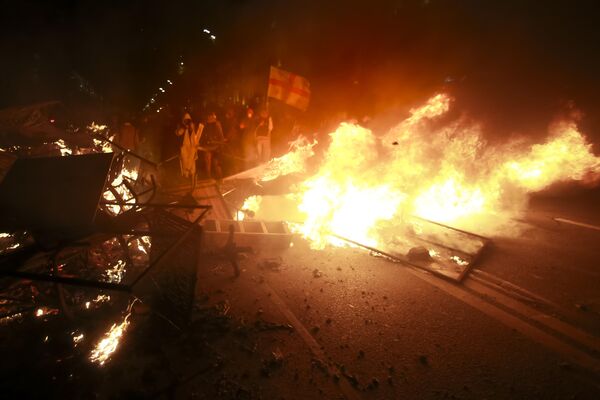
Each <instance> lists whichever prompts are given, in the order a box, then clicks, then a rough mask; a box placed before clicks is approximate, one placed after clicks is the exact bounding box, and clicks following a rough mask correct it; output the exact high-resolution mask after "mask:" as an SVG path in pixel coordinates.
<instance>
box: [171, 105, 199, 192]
mask: <svg viewBox="0 0 600 400" xmlns="http://www.w3.org/2000/svg"><path fill="white" fill-rule="evenodd" d="M203 129H204V125H202V124H198V128H196V125H195V124H194V122H193V121H192V116H191V115H190V114H189V113H185V114H184V115H183V120H182V122H181V124H179V126H178V127H177V129H176V130H175V134H176V135H177V136H183V138H182V139H183V140H182V142H181V148H180V152H179V166H180V168H181V176H183V177H184V178H192V182H195V180H196V159H197V158H198V142H199V141H200V136H201V135H202V130H203Z"/></svg>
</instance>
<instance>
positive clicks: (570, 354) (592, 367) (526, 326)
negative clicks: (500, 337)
mask: <svg viewBox="0 0 600 400" xmlns="http://www.w3.org/2000/svg"><path fill="white" fill-rule="evenodd" d="M408 271H410V272H411V273H412V274H413V275H414V276H416V277H418V278H420V279H422V280H424V281H425V282H428V283H430V284H431V285H433V286H435V287H437V288H438V289H441V290H443V291H444V292H446V293H447V294H449V295H451V296H452V297H454V298H456V299H458V300H460V301H462V302H464V303H466V304H468V305H470V306H471V307H473V308H475V309H477V310H479V311H481V312H483V313H484V314H486V315H488V316H490V317H492V318H494V319H496V320H497V321H499V322H501V323H503V324H504V325H506V326H509V327H511V328H513V329H514V330H516V331H518V332H520V333H521V334H523V335H525V336H527V337H529V338H530V339H532V340H534V341H535V342H537V343H540V344H542V345H544V346H546V347H547V348H549V349H551V350H553V351H555V352H557V353H559V354H561V355H563V356H564V357H566V358H568V359H570V360H571V361H572V362H574V363H576V364H578V365H580V366H582V367H583V368H585V369H587V370H589V371H591V372H592V373H593V374H595V375H597V376H598V375H600V360H599V359H598V358H596V357H594V356H592V355H590V354H589V353H588V352H585V351H583V350H580V349H579V348H577V347H575V346H574V345H572V344H570V343H568V342H566V341H564V340H561V339H560V338H558V337H556V336H554V335H552V334H550V333H548V332H546V331H545V330H542V329H540V328H538V327H536V326H535V325H533V324H531V323H529V322H527V321H524V320H523V319H521V318H519V317H518V316H515V315H513V314H511V313H509V312H508V311H505V310H503V309H502V308H500V307H498V306H497V305H494V304H493V303H490V302H488V301H485V300H483V299H482V298H481V297H479V296H478V295H477V294H474V293H470V292H468V291H466V290H465V289H464V288H463V287H461V286H457V285H455V284H452V283H449V282H446V281H444V280H442V279H439V278H436V277H434V276H433V275H431V274H429V273H425V272H423V271H420V270H417V269H412V268H409V269H408ZM476 289H481V288H472V290H476ZM502 300H503V301H504V300H506V299H502ZM513 301H514V300H513ZM501 304H503V305H504V303H501ZM506 307H507V308H510V305H506ZM537 314H540V313H539V312H537ZM530 316H531V317H532V319H534V320H535V321H536V322H539V323H541V324H544V325H546V322H547V321H546V320H545V318H546V317H548V316H546V315H545V314H543V315H539V316H537V317H536V316H535V315H530ZM546 326H548V325H546ZM550 329H551V328H550ZM559 329H560V328H559ZM561 333H562V332H561ZM567 333H569V332H567ZM570 333H572V332H570ZM569 337H570V338H571V339H573V337H571V336H569ZM573 340H575V339H573ZM590 340H591V342H588V343H590V344H592V347H593V348H597V346H598V342H597V341H598V339H597V338H595V337H591V338H590ZM575 341H576V340H575Z"/></svg>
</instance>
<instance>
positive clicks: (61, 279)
mask: <svg viewBox="0 0 600 400" xmlns="http://www.w3.org/2000/svg"><path fill="white" fill-rule="evenodd" d="M0 275H2V276H8V277H13V278H20V279H28V280H31V281H39V282H53V283H62V284H65V285H73V286H83V287H91V288H96V289H106V290H116V291H120V292H131V286H129V285H122V284H120V283H112V282H102V281H91V280H88V279H81V278H67V277H66V276H58V275H43V274H34V273H31V272H21V271H5V272H2V273H0Z"/></svg>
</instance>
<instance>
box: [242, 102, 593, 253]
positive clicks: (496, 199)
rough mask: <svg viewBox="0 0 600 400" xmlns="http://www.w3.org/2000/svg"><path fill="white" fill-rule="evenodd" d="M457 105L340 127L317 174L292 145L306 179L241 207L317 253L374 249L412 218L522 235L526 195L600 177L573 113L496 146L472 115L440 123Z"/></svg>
mask: <svg viewBox="0 0 600 400" xmlns="http://www.w3.org/2000/svg"><path fill="white" fill-rule="evenodd" d="M452 102H453V99H452V98H451V97H450V96H448V95H446V94H443V93H442V94H437V95H435V96H433V97H431V98H430V99H429V100H428V101H427V102H426V103H425V104H423V105H422V106H420V107H417V108H414V109H412V110H411V111H410V114H409V116H408V117H407V118H406V119H404V120H402V121H401V122H399V123H398V124H397V125H396V126H395V127H393V128H392V129H390V130H389V131H388V132H385V133H383V134H378V133H376V132H373V131H371V130H369V129H367V128H364V127H362V126H360V125H357V124H353V123H342V124H341V125H340V126H339V127H338V128H337V129H336V130H335V131H334V132H332V133H330V134H329V136H330V140H331V141H330V144H329V146H328V148H327V150H326V152H325V155H324V157H323V159H322V161H321V162H320V165H319V166H318V167H317V168H316V172H315V173H314V174H310V175H308V174H307V173H306V167H307V165H308V163H310V162H311V161H313V160H312V159H311V157H310V156H312V152H311V153H307V152H306V148H305V147H302V146H300V147H298V146H297V147H295V148H292V150H291V151H290V153H288V154H286V155H284V156H283V157H281V159H286V158H294V159H296V160H297V159H298V153H301V154H303V155H304V157H301V158H300V160H301V161H303V162H297V163H295V164H294V167H295V170H294V172H296V173H300V174H305V178H304V179H303V180H302V181H301V182H300V183H298V184H296V185H294V186H293V187H292V188H291V190H290V193H288V194H286V195H280V196H263V197H261V196H251V197H249V198H247V199H246V200H245V202H244V205H243V206H242V209H247V210H250V211H252V212H253V213H254V215H255V216H256V218H258V219H266V220H285V221H288V222H289V223H290V225H291V227H292V229H293V230H294V231H295V232H297V233H300V234H302V235H303V236H304V237H305V238H307V239H309V240H310V241H311V243H312V246H313V247H314V248H317V249H318V248H323V247H324V246H325V245H327V244H334V245H343V244H344V243H345V242H343V241H341V240H339V239H337V238H336V237H335V236H332V234H333V235H341V236H343V237H346V238H349V239H352V240H354V241H357V242H360V243H363V244H365V245H369V246H377V245H379V244H382V243H383V242H385V241H386V240H390V235H392V236H393V234H394V230H395V231H398V232H399V231H401V230H402V229H401V228H400V227H402V226H403V224H404V222H405V220H406V219H407V218H410V217H411V216H417V217H422V218H425V219H428V220H432V221H436V222H442V223H445V224H449V225H451V226H453V227H457V228H461V229H465V230H470V231H473V232H477V233H479V234H483V235H517V234H518V233H519V228H518V226H517V225H516V224H515V222H514V221H515V220H516V219H518V218H519V217H520V216H521V215H522V214H523V212H524V211H525V210H526V209H527V204H528V198H529V195H530V194H532V193H535V192H538V191H541V190H543V189H545V188H547V187H549V186H551V185H552V184H554V183H556V182H563V181H578V182H580V183H581V184H583V185H588V186H591V185H595V184H597V183H598V182H599V179H600V157H599V156H596V155H594V153H593V151H592V145H591V144H590V143H589V142H588V141H587V140H586V138H585V136H584V135H583V134H582V133H581V132H580V131H579V129H578V126H577V120H576V119H570V120H569V119H562V120H558V121H554V122H551V124H550V125H549V129H548V135H547V139H546V140H545V141H544V142H543V143H532V142H530V141H528V140H527V138H524V137H518V136H515V137H514V138H511V139H510V140H507V141H506V142H505V143H503V144H500V145H491V144H488V143H486V141H485V139H484V133H485V132H484V130H483V127H482V125H481V124H479V123H478V122H477V121H472V120H470V119H469V118H468V117H467V116H462V117H460V118H458V119H456V120H454V121H452V122H449V123H447V124H442V125H441V126H439V123H438V120H439V119H440V118H441V117H443V116H444V115H445V114H446V113H447V112H448V111H449V110H450V108H451V107H452ZM279 164H280V163H279V162H278V161H277V160H273V161H272V162H271V163H269V164H268V165H267V171H268V173H263V175H262V176H259V178H257V179H258V181H266V180H270V179H273V176H277V173H275V172H274V171H273V170H274V169H275V170H276V169H277V166H278V165H279ZM285 165H286V166H287V167H288V168H287V169H286V171H285V173H289V172H291V171H290V168H289V164H285ZM306 175H308V176H306Z"/></svg>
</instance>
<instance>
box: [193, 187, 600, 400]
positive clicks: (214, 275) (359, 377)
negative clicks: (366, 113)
mask: <svg viewBox="0 0 600 400" xmlns="http://www.w3.org/2000/svg"><path fill="white" fill-rule="evenodd" d="M596 211H597V210H596V207H594V205H593V204H591V205H590V206H589V207H588V208H587V209H586V208H585V207H582V206H580V207H577V206H576V202H564V201H559V202H553V200H552V199H551V200H544V201H538V202H537V203H535V204H533V208H532V210H531V212H530V213H529V214H528V215H527V216H525V218H524V219H523V220H522V221H521V222H520V223H521V224H523V228H524V230H523V234H522V235H521V236H520V237H518V238H501V237H495V238H493V242H494V245H493V248H492V249H491V250H490V251H489V252H487V254H486V255H485V257H484V258H483V259H482V260H481V261H480V263H479V265H478V266H477V267H476V268H475V270H474V271H473V272H472V274H471V275H470V276H469V277H468V278H467V279H466V280H465V281H464V282H463V284H459V285H457V284H454V283H449V282H446V281H443V280H441V279H439V278H437V277H434V276H432V275H430V274H427V273H424V272H422V271H417V270H414V269H411V268H409V267H406V266H403V265H401V264H395V263H392V262H390V261H388V260H386V259H383V258H378V257H374V256H372V255H369V254H368V253H367V252H365V251H363V250H360V249H349V248H329V249H326V250H323V251H314V250H310V249H309V248H308V246H307V244H306V243H304V242H302V241H296V242H295V243H294V246H293V247H291V248H290V249H288V250H286V251H284V252H281V253H270V254H269V253H265V252H263V253H259V254H256V255H253V256H251V257H249V258H248V259H246V260H245V261H243V268H244V270H243V271H242V276H241V277H240V278H239V279H237V280H232V279H230V278H229V275H231V270H230V269H229V268H228V267H227V266H226V265H222V266H215V267H212V268H208V269H206V270H205V271H203V272H201V274H200V279H199V282H200V284H199V290H198V291H199V293H200V292H202V293H210V294H211V296H212V300H213V301H224V300H225V301H227V302H228V304H229V305H230V311H229V312H230V313H231V315H238V316H246V317H247V318H252V317H256V315H259V316H260V318H265V319H267V320H272V321H279V322H282V323H284V322H285V323H290V324H291V325H293V327H294V328H295V330H294V333H293V334H292V335H288V336H286V337H282V336H280V337H279V338H278V337H274V338H272V342H270V344H269V343H265V344H263V345H264V346H265V347H263V350H265V351H267V352H268V351H269V350H272V349H271V348H270V347H269V346H272V348H273V349H275V350H276V351H277V352H278V353H281V354H282V355H283V359H284V363H283V365H284V367H283V368H281V369H279V370H277V371H275V372H274V373H273V374H272V375H271V376H269V378H268V379H265V380H263V381H261V383H260V385H259V387H260V393H261V395H262V396H263V397H264V398H286V399H295V398H315V397H316V398H367V399H370V398H372V399H395V398H472V399H484V398H488V399H496V398H510V399H515V398H527V399H533V398H543V399H553V398H556V399H564V398H577V399H580V398H589V399H597V398H600V383H599V382H600V379H599V377H600V369H599V366H600V340H599V338H600V269H599V267H600V262H599V261H598V260H600V246H599V244H600V230H595V229H593V228H588V227H582V226H577V225H572V224H569V223H564V222H557V221H556V220H555V219H554V218H570V219H573V218H575V217H577V218H578V219H577V221H579V222H587V223H591V222H595V221H597V220H598V215H596ZM265 260H267V261H269V262H268V263H267V264H265ZM315 365H316V367H315ZM231 373H232V374H234V375H235V376H238V375H237V373H236V372H235V368H233V370H232V371H231ZM192 387H193V385H192V386H190V387H188V389H189V390H192V389H191V388H192ZM188 389H185V388H182V390H184V391H183V392H182V393H186V392H185V390H188Z"/></svg>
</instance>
